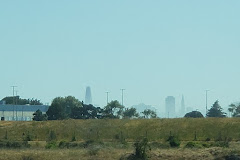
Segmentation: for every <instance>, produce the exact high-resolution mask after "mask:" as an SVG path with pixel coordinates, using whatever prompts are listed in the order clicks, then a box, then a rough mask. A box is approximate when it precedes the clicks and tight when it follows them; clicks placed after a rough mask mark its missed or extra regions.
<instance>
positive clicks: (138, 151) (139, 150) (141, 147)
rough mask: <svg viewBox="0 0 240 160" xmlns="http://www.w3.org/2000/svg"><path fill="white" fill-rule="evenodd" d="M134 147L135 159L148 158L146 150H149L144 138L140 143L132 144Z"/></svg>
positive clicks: (143, 159) (144, 159) (142, 159)
mask: <svg viewBox="0 0 240 160" xmlns="http://www.w3.org/2000/svg"><path fill="white" fill-rule="evenodd" d="M134 147H135V158H138V159H141V160H146V159H147V158H148V156H147V151H148V149H149V150H151V148H150V146H149V145H148V139H147V138H144V139H142V140H141V141H137V142H136V143H134Z"/></svg>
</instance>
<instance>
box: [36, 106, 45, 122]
mask: <svg viewBox="0 0 240 160" xmlns="http://www.w3.org/2000/svg"><path fill="white" fill-rule="evenodd" d="M33 120H34V121H46V120H47V115H46V114H42V111H40V110H39V109H38V110H37V111H36V112H34V113H33Z"/></svg>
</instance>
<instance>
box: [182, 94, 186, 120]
mask: <svg viewBox="0 0 240 160" xmlns="http://www.w3.org/2000/svg"><path fill="white" fill-rule="evenodd" d="M185 113H186V112H185V102H184V96H183V95H182V101H181V115H182V116H184V115H185Z"/></svg>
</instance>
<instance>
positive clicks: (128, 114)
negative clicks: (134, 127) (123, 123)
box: [123, 108, 139, 118]
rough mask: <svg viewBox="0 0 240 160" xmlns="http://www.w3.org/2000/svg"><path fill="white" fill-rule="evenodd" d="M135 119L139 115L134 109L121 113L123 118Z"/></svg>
mask: <svg viewBox="0 0 240 160" xmlns="http://www.w3.org/2000/svg"><path fill="white" fill-rule="evenodd" d="M135 117H136V118H137V117H139V114H138V113H137V110H136V108H130V109H128V108H127V109H126V110H125V111H124V112H123V118H135Z"/></svg>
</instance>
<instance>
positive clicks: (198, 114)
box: [184, 111, 203, 118]
mask: <svg viewBox="0 0 240 160" xmlns="http://www.w3.org/2000/svg"><path fill="white" fill-rule="evenodd" d="M184 117H185V118H203V115H202V113H201V112H199V111H192V112H189V113H187V114H185V116H184Z"/></svg>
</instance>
